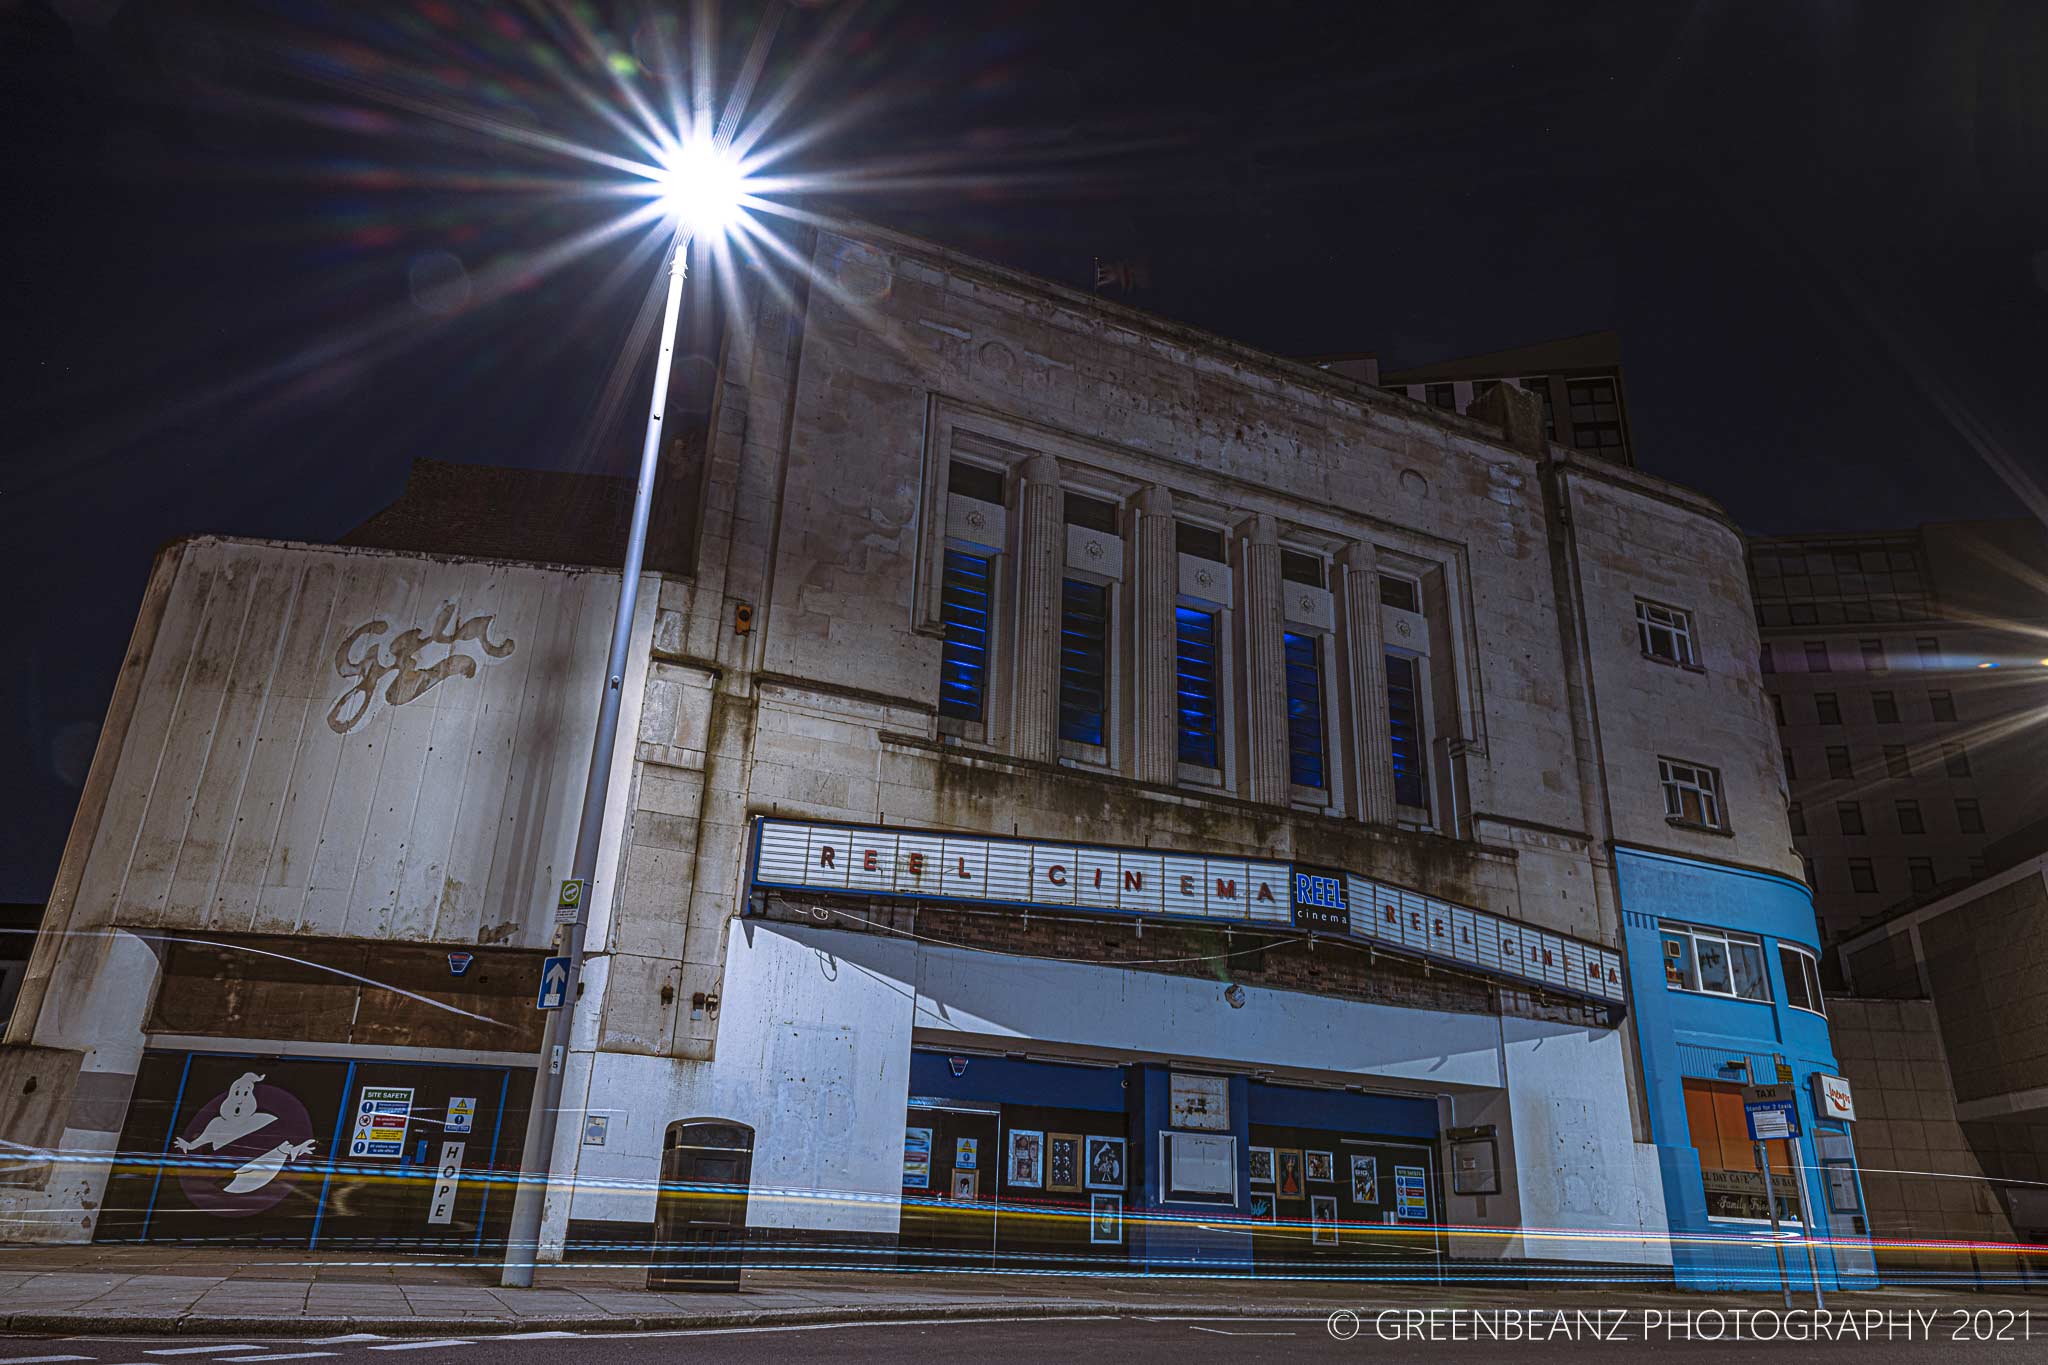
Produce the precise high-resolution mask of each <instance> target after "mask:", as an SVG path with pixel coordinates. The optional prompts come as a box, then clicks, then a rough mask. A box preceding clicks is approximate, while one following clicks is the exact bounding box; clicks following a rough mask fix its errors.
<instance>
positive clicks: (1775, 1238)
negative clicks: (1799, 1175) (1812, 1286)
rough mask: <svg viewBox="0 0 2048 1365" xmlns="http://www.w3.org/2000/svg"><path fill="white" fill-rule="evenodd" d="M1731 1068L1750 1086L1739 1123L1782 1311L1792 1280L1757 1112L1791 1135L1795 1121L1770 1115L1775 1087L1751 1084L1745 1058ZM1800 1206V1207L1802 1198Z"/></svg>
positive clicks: (1788, 1300)
mask: <svg viewBox="0 0 2048 1365" xmlns="http://www.w3.org/2000/svg"><path fill="white" fill-rule="evenodd" d="M1734 1065H1736V1066H1739V1067H1741V1068H1742V1074H1743V1076H1744V1077H1745V1078H1746V1079H1747V1080H1749V1082H1750V1084H1748V1085H1746V1086H1744V1087H1743V1089H1742V1109H1743V1122H1744V1123H1746V1124H1747V1125H1748V1126H1749V1140H1750V1145H1751V1146H1752V1147H1754V1148H1755V1149H1756V1164H1757V1169H1758V1170H1760V1171H1762V1172H1763V1174H1764V1204H1765V1205H1766V1207H1768V1208H1769V1209H1770V1211H1771V1254H1772V1255H1773V1256H1775V1257H1776V1258H1777V1261H1778V1292H1779V1294H1781V1295H1782V1296H1783V1297H1784V1300H1785V1307H1787V1308H1790V1307H1791V1306H1792V1277H1791V1276H1790V1275H1789V1274H1788V1273H1787V1271H1786V1268H1785V1234H1784V1230H1783V1229H1782V1228H1781V1227H1780V1226H1779V1224H1778V1192H1777V1190H1776V1188H1774V1187H1773V1186H1772V1184H1771V1145H1770V1143H1768V1142H1766V1141H1765V1140H1764V1129H1762V1128H1760V1127H1759V1126H1758V1111H1759V1109H1760V1108H1761V1109H1763V1110H1764V1111H1765V1113H1766V1115H1767V1116H1768V1117H1772V1118H1773V1121H1774V1122H1776V1123H1778V1125H1779V1126H1780V1127H1781V1128H1783V1127H1790V1128H1791V1130H1792V1131H1793V1133H1795V1134H1796V1133H1797V1132H1798V1131H1799V1126H1798V1124H1797V1122H1796V1121H1795V1122H1791V1123H1785V1122H1783V1120H1785V1119H1787V1118H1789V1117H1790V1116H1789V1115H1785V1114H1783V1113H1782V1112H1780V1113H1778V1114H1776V1115H1775V1116H1771V1115H1770V1112H1769V1111H1770V1110H1771V1109H1772V1108H1773V1107H1774V1106H1776V1105H1778V1104H1780V1103H1782V1100H1783V1098H1784V1096H1783V1094H1782V1093H1781V1092H1780V1091H1779V1090H1778V1088H1777V1087H1775V1086H1759V1085H1757V1084H1755V1081H1756V1075H1755V1072H1754V1071H1753V1070H1752V1068H1751V1067H1750V1064H1749V1062H1748V1060H1747V1059H1746V1058H1745V1059H1741V1060H1738V1061H1736V1062H1735V1063H1734ZM1786 1140H1787V1141H1788V1142H1789V1141H1790V1140H1791V1139H1790V1138H1787V1139H1786ZM1795 1157H1796V1153H1795ZM1801 1206H1802V1207H1804V1203H1803V1197H1802V1205H1801ZM1816 1283H1818V1281H1816Z"/></svg>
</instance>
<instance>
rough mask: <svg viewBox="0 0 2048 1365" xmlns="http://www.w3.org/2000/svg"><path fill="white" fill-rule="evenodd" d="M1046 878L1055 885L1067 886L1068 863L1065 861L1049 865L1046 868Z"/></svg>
mask: <svg viewBox="0 0 2048 1365" xmlns="http://www.w3.org/2000/svg"><path fill="white" fill-rule="evenodd" d="M1045 879H1046V880H1047V881H1049V882H1051V883H1052V884H1053V885H1054V886H1065V885H1066V884H1067V865H1066V864H1065V863H1053V864H1051V865H1049V866H1048V867H1047V868H1046V869H1045Z"/></svg>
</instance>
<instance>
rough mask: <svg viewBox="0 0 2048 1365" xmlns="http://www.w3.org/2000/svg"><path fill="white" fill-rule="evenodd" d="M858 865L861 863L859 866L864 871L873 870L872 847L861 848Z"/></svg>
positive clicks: (873, 854) (873, 855)
mask: <svg viewBox="0 0 2048 1365" xmlns="http://www.w3.org/2000/svg"><path fill="white" fill-rule="evenodd" d="M860 865H861V867H862V868H863V869H865V870H866V871H869V872H873V871H874V870H875V850H874V849H871V848H870V849H865V850H863V851H862V853H861V855H860Z"/></svg>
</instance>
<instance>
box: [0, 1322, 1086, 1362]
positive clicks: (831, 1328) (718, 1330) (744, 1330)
mask: <svg viewBox="0 0 2048 1365" xmlns="http://www.w3.org/2000/svg"><path fill="white" fill-rule="evenodd" d="M1116 1320H1117V1314H1115V1313H1076V1314H1071V1315H1068V1316H1063V1317H1052V1318H1043V1317H1007V1318H1003V1317H997V1318H891V1319H890V1320H888V1321H887V1322H796V1323H786V1324H783V1325H781V1326H768V1327H675V1328H670V1329H669V1330H667V1331H662V1332H606V1333H605V1334H604V1335H605V1337H606V1339H608V1340H609V1339H612V1338H616V1337H731V1336H746V1335H749V1334H750V1333H754V1332H845V1331H850V1330H851V1329H853V1328H856V1327H965V1326H968V1325H969V1324H972V1323H990V1322H1115V1321H1116ZM370 1349H371V1350H373V1351H374V1350H379V1349H381V1348H379V1347H375V1346H373V1347H371V1348H370ZM0 1365H5V1362H0Z"/></svg>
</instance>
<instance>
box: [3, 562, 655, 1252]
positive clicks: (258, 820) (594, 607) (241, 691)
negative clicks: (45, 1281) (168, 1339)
mask: <svg viewBox="0 0 2048 1365" xmlns="http://www.w3.org/2000/svg"><path fill="white" fill-rule="evenodd" d="M617 592H618V576H617V575H616V574H607V573H603V572H598V571H591V570H566V569H553V568H548V567H544V566H537V565H518V564H502V563H490V562H481V561H457V560H445V559H438V558H432V557H428V556H423V555H402V554H391V553H385V552H379V551H369V550H340V549H318V548H313V547H308V546H297V545H282V544H275V543H269V542H251V541H233V540H222V539H216V538H211V537H203V538H199V539H195V540H190V541H184V542H180V543H179V544H177V545H174V546H172V547H171V548H170V549H168V550H166V551H165V552H164V555H163V557H162V558H161V560H160V561H159V564H158V567H157V571H156V575H155V579H154V581H153V584H152V592H151V594H150V596H149V598H148V600H147V601H146V603H145V608H144V610H145V614H146V616H147V618H148V619H146V620H145V622H144V623H143V624H142V625H140V626H138V632H137V638H138V640H139V641H142V642H144V643H143V645H142V647H140V648H138V649H136V650H134V651H131V654H130V656H129V658H128V660H127V661H126V663H125V664H124V671H123V675H122V679H121V681H120V685H119V688H118V690H117V694H116V703H115V707H114V708H113V710H112V711H110V714H109V716H108V719H107V723H106V727H105V730H104V732H103V740H102V743H101V746H100V750H99V752H98V753H97V754H96V756H95V758H94V764H93V773H92V775H91V777H90V778H89V780H88V792H89V799H88V800H87V802H86V803H85V804H84V805H82V807H81V810H80V814H79V817H78V820H77V822H76V824H75V826H74V830H73V834H72V840H71V844H70V846H69V848H68V849H67V853H66V856H65V860H64V864H63V867H62V869H61V870H60V873H59V879H58V883H57V886H56V888H55V891H54V892H53V894H52V897H51V903H50V909H49V912H48V915H47V916H46V919H45V921H44V926H43V932H42V935H41V936H40V938H39V939H38V941H37V946H36V950H35V955H34V957H33V958H32V960H31V963H30V969H29V973H28V981H27V985H26V987H25V989H24V992H23V997H22V1003H21V1005H20V1007H19V1008H18V1009H17V1011H16V1016H15V1019H14V1023H13V1029H14V1033H13V1034H12V1035H11V1037H12V1038H14V1039H15V1040H16V1041H20V1042H33V1043H35V1044H37V1045H40V1046H43V1047H51V1048H62V1049H68V1050H71V1051H74V1052H77V1053H79V1054H80V1055H81V1061H80V1075H79V1080H78V1085H77V1093H76V1096H75V1098H74V1100H73V1103H72V1106H71V1112H70V1113H68V1114H67V1115H66V1119H65V1127H64V1133H63V1137H62V1144H63V1146H64V1147H66V1148H67V1149H70V1150H73V1151H75V1152H80V1153H92V1152H95V1151H103V1150H109V1149H111V1147H112V1145H113V1143H114V1141H115V1137H116V1135H117V1133H118V1130H119V1127H120V1122H121V1114H122V1111H123V1109H124V1108H125V1104H126V1097H127V1094H128V1090H129V1088H130V1087H131V1086H132V1083H133V1079H134V1072H135V1067H136V1064H137V1061H138V1060H139V1058H140V1055H141V1051H142V1047H143V1042H144V1039H143V1033H142V1024H143V1020H144V1018H145V1016H146V1015H147V1013H148V1010H149V1007H150V1002H151V1000H152V998H153V995H154V992H155V989H156V984H157V978H158V959H157V956H156V953H155V951H154V950H153V948H152V947H151V943H152V941H153V939H154V938H156V937H157V936H161V935H166V934H169V935H173V936H178V935H194V936H204V935H205V934H207V933H208V932H221V933H227V934H234V933H241V932H260V933H275V934H292V935H321V936H334V937H344V938H361V939H372V940H377V939H383V940H393V941H403V942H408V943H446V944H448V945H450V946H461V945H465V944H466V945H471V946H485V945H506V946H512V947H537V946H542V945H545V944H546V943H547V942H548V941H549V939H550V937H551V935H552V930H553V926H552V923H551V917H552V912H553V901H554V890H555V884H556V882H557V881H558V879H560V878H562V877H565V876H567V875H568V872H569V863H570V856H571V853H572V851H573V846H574V842H575V833H576V817H577V813H578V811H579V810H580V808H581V803H582V795H583V787H584V783H585V781H586V779H587V776H588V772H589V762H590V758H589V755H590V742H591V735H592V733H593V731H594V726H595V721H596V708H597V702H598V697H599V695H600V691H601V683H602V679H603V673H604V660H605V653H606V649H607V645H608V641H609V636H610V629H611V621H612V615H613V603H614V602H615V600H616V596H617ZM652 597H653V581H652V580H650V581H649V591H648V593H647V594H645V595H644V596H643V599H642V600H643V602H644V603H645V608H644V610H643V612H642V615H641V627H640V635H641V639H642V642H643V644H642V651H643V657H644V649H645V644H644V642H645V640H646V638H647V635H648V632H649V631H650V629H651V625H652V619H653V607H654V603H653V600H652ZM641 690H642V688H641V670H639V669H637V668H636V669H634V670H633V671H632V675H631V676H630V677H629V678H628V679H627V684H626V693H625V695H626V699H627V700H626V706H625V711H626V717H625V725H626V732H627V734H628V735H630V734H631V732H632V728H633V726H634V725H636V724H637V719H638V711H639V706H638V699H639V697H640V695H641ZM626 783H627V768H626V765H625V764H623V763H621V764H619V765H618V767H617V768H616V770H615V779H614V791H615V802H616V804H615V809H616V805H623V802H624V792H625V787H626ZM94 792H97V793H99V794H100V797H98V798H93V797H91V796H90V794H91V793H94ZM622 823H623V821H622V820H621V819H619V818H615V819H614V820H613V822H612V828H611V829H610V830H609V831H608V833H607V837H606V839H605V841H604V845H603V850H602V853H601V857H600V868H601V869H603V868H609V867H612V866H615V865H616V863H617V859H618V852H617V850H618V844H619V834H618V827H619V826H620V825H621V824H622ZM609 880H610V879H609V878H607V877H605V876H604V875H603V874H602V872H601V874H600V879H599V883H598V885H597V887H596V888H595V889H594V890H593V893H592V895H593V898H594V899H596V900H599V901H602V900H603V899H604V897H605V896H606V895H608V894H609V893H610V892H611V891H612V890H613V889H614V888H613V887H612V886H611V885H608V881H609ZM270 1036H271V1037H275V1038H283V1039H290V1038H294V1037H298V1036H300V1035H299V1034H298V1033H297V1032H296V1031H295V1029H294V1025H293V1022H292V1021H291V1019H290V1018H289V1017H280V1018H278V1019H276V1020H275V1021H274V1026H273V1027H272V1029H271V1031H270ZM104 1175H105V1170H104V1167H100V1166H96V1165H92V1164H90V1163H86V1164H80V1165H72V1166H67V1167H66V1168H65V1170H64V1172H63V1175H62V1177H61V1178H60V1179H59V1180H58V1181H56V1182H55V1183H53V1184H52V1185H51V1186H50V1188H49V1189H48V1190H46V1191H43V1192H41V1193H37V1192H33V1191H30V1192H22V1193H10V1194H8V1195H5V1196H0V1237H14V1236H17V1235H34V1229H35V1228H36V1226H37V1225H38V1223H39V1221H40V1220H42V1219H44V1218H46V1217H47V1216H48V1214H49V1210H50V1209H51V1208H53V1207H54V1208H62V1209H65V1210H70V1211H72V1212H75V1213H77V1214H78V1215H79V1216H80V1217H81V1218H82V1219H83V1223H82V1226H83V1227H84V1228H85V1229H87V1230H89V1227H90V1222H91V1217H90V1215H91V1210H92V1209H93V1207H94V1206H95V1205H96V1202H97V1197H98V1195H97V1191H98V1188H99V1184H100V1182H101V1181H103V1179H104ZM77 1232H78V1229H72V1230H71V1233H70V1235H74V1236H75V1235H77Z"/></svg>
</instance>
